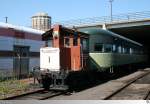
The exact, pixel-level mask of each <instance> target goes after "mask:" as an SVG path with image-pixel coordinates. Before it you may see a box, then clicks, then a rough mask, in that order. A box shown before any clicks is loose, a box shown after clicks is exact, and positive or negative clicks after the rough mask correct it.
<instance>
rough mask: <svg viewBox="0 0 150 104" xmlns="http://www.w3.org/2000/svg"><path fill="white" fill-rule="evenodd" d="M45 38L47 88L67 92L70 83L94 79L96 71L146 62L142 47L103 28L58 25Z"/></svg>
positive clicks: (42, 51) (43, 61)
mask: <svg viewBox="0 0 150 104" xmlns="http://www.w3.org/2000/svg"><path fill="white" fill-rule="evenodd" d="M42 39H43V40H44V41H45V47H42V48H41V49H40V75H41V77H40V78H39V79H40V80H41V82H42V84H43V87H44V88H45V89H49V88H50V89H60V88H65V89H67V88H68V86H69V85H70V83H71V84H72V85H78V84H79V81H84V80H91V78H89V77H92V76H90V74H92V72H93V71H94V72H106V71H108V72H113V70H114V68H115V67H116V66H122V65H129V64H135V63H140V62H144V61H145V60H146V56H145V55H144V53H143V46H142V44H140V43H138V42H135V41H133V40H130V39H127V38H125V37H123V36H120V35H118V34H115V33H112V32H110V31H107V30H103V29H97V28H87V29H80V30H78V31H77V30H76V29H69V28H65V27H63V26H61V25H55V26H54V27H53V28H52V29H50V30H49V31H47V32H45V33H44V34H43V35H42ZM86 74H88V75H86ZM80 76H82V77H80ZM80 79H82V80H80ZM93 79H94V78H93ZM92 81H94V80H92Z"/></svg>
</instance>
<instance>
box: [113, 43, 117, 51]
mask: <svg viewBox="0 0 150 104" xmlns="http://www.w3.org/2000/svg"><path fill="white" fill-rule="evenodd" d="M113 52H116V45H115V44H114V45H113Z"/></svg>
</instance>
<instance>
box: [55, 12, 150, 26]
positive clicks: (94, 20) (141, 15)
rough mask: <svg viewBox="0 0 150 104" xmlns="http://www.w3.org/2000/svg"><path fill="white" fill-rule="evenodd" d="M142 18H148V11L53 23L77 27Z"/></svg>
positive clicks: (149, 13)
mask: <svg viewBox="0 0 150 104" xmlns="http://www.w3.org/2000/svg"><path fill="white" fill-rule="evenodd" d="M143 19H150V11H144V12H135V13H128V14H119V15H113V16H112V20H111V17H110V16H102V17H93V18H85V19H75V20H68V21H60V22H54V23H53V24H62V25H64V26H66V27H73V26H76V27H78V26H87V25H88V26H90V25H101V24H108V23H116V22H117V23H120V22H128V21H137V20H143Z"/></svg>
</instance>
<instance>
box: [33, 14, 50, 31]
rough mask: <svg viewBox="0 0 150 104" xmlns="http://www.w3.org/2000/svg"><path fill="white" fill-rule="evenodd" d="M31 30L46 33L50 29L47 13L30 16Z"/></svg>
mask: <svg viewBox="0 0 150 104" xmlns="http://www.w3.org/2000/svg"><path fill="white" fill-rule="evenodd" d="M32 28H33V29H37V30H43V31H47V30H49V29H50V28H51V17H50V16H48V14H47V13H37V14H36V15H34V16H32Z"/></svg>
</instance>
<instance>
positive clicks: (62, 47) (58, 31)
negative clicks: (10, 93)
mask: <svg viewBox="0 0 150 104" xmlns="http://www.w3.org/2000/svg"><path fill="white" fill-rule="evenodd" d="M42 40H44V41H45V47H42V48H41V49H40V70H41V79H42V84H43V87H44V88H45V89H49V88H50V89H58V90H59V89H60V90H62V89H67V88H68V87H67V85H66V78H67V76H68V75H69V73H70V72H74V71H81V70H83V69H84V68H85V67H87V62H88V61H87V60H88V57H84V56H86V55H87V54H88V49H87V48H88V47H87V46H86V45H88V34H86V33H82V32H78V31H76V30H72V29H68V28H64V27H62V26H60V25H55V26H54V28H52V29H51V30H49V31H47V32H46V33H44V34H43V35H42ZM85 47H86V48H85ZM85 54H86V55H85Z"/></svg>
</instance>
